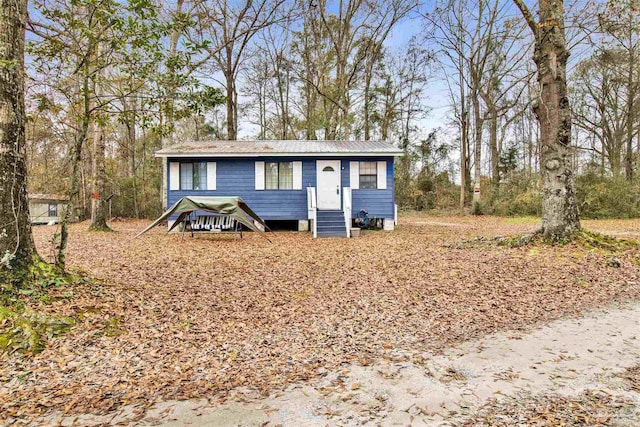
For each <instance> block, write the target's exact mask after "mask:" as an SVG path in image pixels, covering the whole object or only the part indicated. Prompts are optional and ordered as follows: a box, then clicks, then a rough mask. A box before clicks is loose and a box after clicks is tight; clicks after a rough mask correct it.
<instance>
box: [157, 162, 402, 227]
mask: <svg viewBox="0 0 640 427" xmlns="http://www.w3.org/2000/svg"><path fill="white" fill-rule="evenodd" d="M327 159H329V158H327ZM316 160H317V158H315V157H302V158H294V157H285V158H283V157H279V158H278V157H275V158H274V157H263V158H250V159H238V158H198V159H190V158H179V159H178V158H169V159H167V161H168V162H194V161H207V162H216V190H168V200H167V201H168V205H169V206H171V205H173V204H174V203H175V202H177V201H178V200H179V199H180V198H182V197H185V196H240V197H241V198H242V199H243V200H244V201H245V202H247V204H248V205H249V206H250V207H251V208H252V209H253V210H254V211H255V212H256V213H257V214H258V215H260V217H262V218H263V219H265V220H305V219H307V190H306V187H315V186H316ZM341 160H342V162H341V163H342V174H341V179H342V185H341V186H342V187H348V186H349V185H350V182H349V181H350V176H349V162H350V161H358V160H376V161H377V160H385V161H386V162H387V189H386V190H353V215H354V217H355V215H356V214H357V213H358V211H359V210H360V209H365V210H366V211H368V212H369V215H370V216H372V217H380V218H393V204H394V194H393V158H392V157H384V158H366V159H359V158H343V159H341ZM256 161H264V162H272V161H274V162H275V161H302V190H256V189H255V162H256ZM169 179H170V176H169V168H167V182H168V185H167V188H171V187H170V183H169Z"/></svg>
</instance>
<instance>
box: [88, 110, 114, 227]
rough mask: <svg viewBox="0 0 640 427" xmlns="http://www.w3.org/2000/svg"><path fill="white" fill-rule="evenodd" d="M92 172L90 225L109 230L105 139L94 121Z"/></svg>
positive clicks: (100, 126)
mask: <svg viewBox="0 0 640 427" xmlns="http://www.w3.org/2000/svg"><path fill="white" fill-rule="evenodd" d="M92 166H93V174H92V177H91V226H90V227H89V230H92V231H110V230H111V229H110V228H109V226H108V225H107V215H108V212H107V209H106V206H105V201H104V197H105V194H104V192H105V183H106V180H107V173H106V168H105V140H104V129H103V127H102V125H100V124H99V123H95V122H94V134H93V156H92Z"/></svg>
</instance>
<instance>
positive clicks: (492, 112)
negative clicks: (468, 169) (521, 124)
mask: <svg viewBox="0 0 640 427" xmlns="http://www.w3.org/2000/svg"><path fill="white" fill-rule="evenodd" d="M489 147H490V149H491V190H492V192H491V194H492V197H496V196H497V195H498V190H499V188H500V146H499V144H498V111H497V110H496V108H495V105H491V106H489Z"/></svg>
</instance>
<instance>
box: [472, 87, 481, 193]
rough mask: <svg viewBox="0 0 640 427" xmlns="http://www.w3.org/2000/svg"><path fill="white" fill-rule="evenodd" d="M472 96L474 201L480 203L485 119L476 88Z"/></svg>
mask: <svg viewBox="0 0 640 427" xmlns="http://www.w3.org/2000/svg"><path fill="white" fill-rule="evenodd" d="M472 93H473V95H472V97H471V101H472V103H473V121H474V125H475V141H474V142H475V146H474V152H473V203H474V204H475V203H480V198H481V197H480V180H481V178H482V169H481V166H482V164H481V162H482V133H483V132H482V131H483V130H484V119H483V118H482V114H481V113H480V95H479V93H478V91H477V90H474V91H473V92H472Z"/></svg>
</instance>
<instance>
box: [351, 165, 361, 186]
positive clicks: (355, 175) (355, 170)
mask: <svg viewBox="0 0 640 427" xmlns="http://www.w3.org/2000/svg"><path fill="white" fill-rule="evenodd" d="M349 181H350V182H349V184H350V187H351V189H352V190H357V189H359V188H360V162H349Z"/></svg>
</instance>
